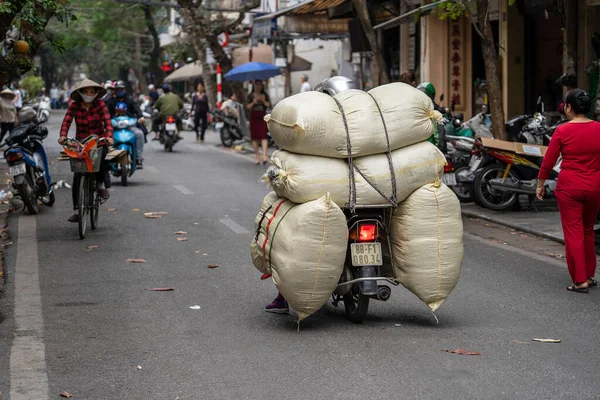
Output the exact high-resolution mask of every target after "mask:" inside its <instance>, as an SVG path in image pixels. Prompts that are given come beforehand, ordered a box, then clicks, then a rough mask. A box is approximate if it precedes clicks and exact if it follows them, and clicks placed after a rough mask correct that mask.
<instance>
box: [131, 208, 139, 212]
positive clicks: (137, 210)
mask: <svg viewBox="0 0 600 400" xmlns="http://www.w3.org/2000/svg"><path fill="white" fill-rule="evenodd" d="M131 211H132V212H139V211H140V209H139V208H132V209H131Z"/></svg>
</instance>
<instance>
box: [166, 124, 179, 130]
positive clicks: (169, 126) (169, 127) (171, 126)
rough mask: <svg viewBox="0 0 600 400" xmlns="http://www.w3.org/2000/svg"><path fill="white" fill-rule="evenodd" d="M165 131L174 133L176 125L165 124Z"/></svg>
mask: <svg viewBox="0 0 600 400" xmlns="http://www.w3.org/2000/svg"><path fill="white" fill-rule="evenodd" d="M166 129H167V130H168V131H174V130H177V125H176V124H167V126H166Z"/></svg>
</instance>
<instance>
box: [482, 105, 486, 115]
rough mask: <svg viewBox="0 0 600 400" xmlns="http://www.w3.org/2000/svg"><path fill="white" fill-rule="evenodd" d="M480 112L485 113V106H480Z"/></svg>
mask: <svg viewBox="0 0 600 400" xmlns="http://www.w3.org/2000/svg"><path fill="white" fill-rule="evenodd" d="M481 112H482V113H484V114H485V113H486V112H487V106H486V105H485V104H484V105H482V106H481Z"/></svg>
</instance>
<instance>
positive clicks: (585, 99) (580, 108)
mask: <svg viewBox="0 0 600 400" xmlns="http://www.w3.org/2000/svg"><path fill="white" fill-rule="evenodd" d="M565 104H568V105H570V106H571V108H572V109H573V112H574V113H575V114H576V115H582V114H587V113H588V112H590V108H591V107H592V97H591V96H590V95H589V94H587V93H586V92H585V91H583V90H581V89H573V90H571V91H570V92H569V93H567V97H566V99H565Z"/></svg>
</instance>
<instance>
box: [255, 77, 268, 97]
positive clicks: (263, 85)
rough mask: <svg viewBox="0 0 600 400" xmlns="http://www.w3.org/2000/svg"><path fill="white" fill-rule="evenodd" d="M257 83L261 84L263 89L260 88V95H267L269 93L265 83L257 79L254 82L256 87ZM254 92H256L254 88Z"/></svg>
mask: <svg viewBox="0 0 600 400" xmlns="http://www.w3.org/2000/svg"><path fill="white" fill-rule="evenodd" d="M257 83H260V84H261V85H262V88H260V93H261V94H267V92H265V83H264V82H263V81H262V80H261V79H256V80H255V81H254V85H256V84H257ZM252 91H253V92H254V88H253V90H252Z"/></svg>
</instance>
